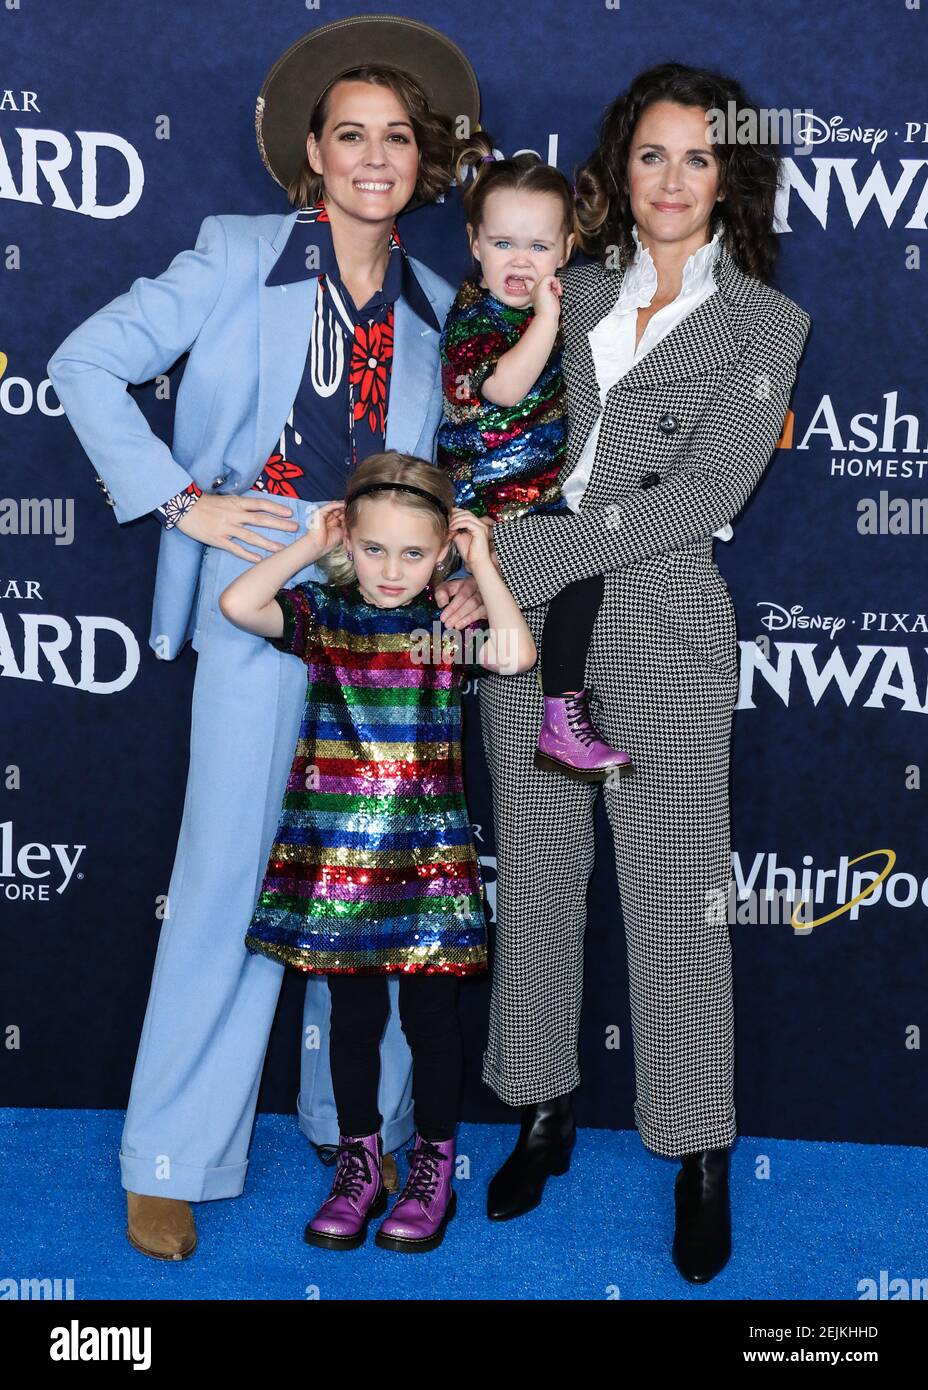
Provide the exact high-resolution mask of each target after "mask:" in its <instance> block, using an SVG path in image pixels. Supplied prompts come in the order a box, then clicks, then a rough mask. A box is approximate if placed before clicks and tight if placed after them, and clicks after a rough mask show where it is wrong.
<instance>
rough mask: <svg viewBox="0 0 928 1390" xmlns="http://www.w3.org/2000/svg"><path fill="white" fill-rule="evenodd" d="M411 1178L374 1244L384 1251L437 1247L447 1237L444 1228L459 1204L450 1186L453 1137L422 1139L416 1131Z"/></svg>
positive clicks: (410, 1151)
mask: <svg viewBox="0 0 928 1390" xmlns="http://www.w3.org/2000/svg"><path fill="white" fill-rule="evenodd" d="M406 1155H407V1157H408V1159H409V1177H408V1178H407V1179H406V1186H405V1187H404V1188H403V1190H402V1192H401V1193H400V1195H399V1197H398V1198H397V1199H396V1203H395V1205H394V1207H393V1210H392V1211H391V1212H390V1215H389V1216H388V1217H387V1219H386V1221H381V1223H380V1226H379V1228H378V1231H377V1234H376V1235H375V1236H374V1244H375V1245H379V1246H381V1247H382V1248H383V1249H384V1250H405V1251H407V1252H413V1253H415V1252H418V1251H422V1250H434V1249H435V1247H436V1245H441V1243H442V1241H443V1240H444V1237H445V1227H446V1226H447V1224H448V1222H449V1221H450V1220H451V1218H452V1216H453V1215H454V1209H455V1206H456V1205H457V1202H456V1196H455V1193H454V1190H453V1188H452V1186H451V1177H452V1173H453V1171H454V1140H453V1139H436V1140H434V1141H432V1140H429V1139H423V1137H422V1135H421V1134H418V1133H417V1134H416V1142H415V1145H414V1147H413V1148H411V1149H407V1150H406Z"/></svg>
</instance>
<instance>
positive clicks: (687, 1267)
mask: <svg viewBox="0 0 928 1390" xmlns="http://www.w3.org/2000/svg"><path fill="white" fill-rule="evenodd" d="M681 1164H682V1167H681V1169H680V1172H679V1173H678V1174H677V1178H676V1182H675V1184H674V1199H675V1203H676V1215H677V1220H676V1230H675V1232H674V1238H673V1252H672V1253H673V1262H674V1264H675V1265H676V1267H677V1269H678V1270H679V1271H680V1273H681V1274H682V1275H683V1277H684V1279H688V1280H689V1281H690V1283H691V1284H706V1283H708V1282H709V1280H710V1279H714V1278H715V1276H716V1274H718V1272H719V1270H720V1269H722V1268H723V1267H724V1265H725V1264H726V1263H727V1262H728V1257H729V1255H730V1254H731V1211H730V1207H729V1199H728V1149H701V1150H700V1151H699V1153H693V1154H685V1155H684V1156H683V1158H682V1159H681Z"/></svg>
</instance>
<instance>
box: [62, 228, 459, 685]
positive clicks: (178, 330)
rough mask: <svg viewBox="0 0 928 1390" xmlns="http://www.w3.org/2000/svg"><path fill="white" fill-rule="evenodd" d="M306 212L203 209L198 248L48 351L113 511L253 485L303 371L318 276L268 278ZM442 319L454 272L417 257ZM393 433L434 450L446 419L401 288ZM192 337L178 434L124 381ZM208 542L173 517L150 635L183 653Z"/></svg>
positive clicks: (407, 447) (156, 365) (156, 368)
mask: <svg viewBox="0 0 928 1390" xmlns="http://www.w3.org/2000/svg"><path fill="white" fill-rule="evenodd" d="M296 218H297V213H296V211H293V212H290V213H284V214H279V213H269V214H267V215H263V216H257V217H245V216H238V215H234V214H226V215H220V216H210V217H206V218H204V220H203V223H202V225H201V227H200V231H199V235H198V237H197V242H196V246H195V247H194V248H193V250H192V251H191V250H188V251H181V252H180V253H179V254H178V255H177V256H175V257H174V260H173V261H172V262H171V264H170V265H169V266H168V268H167V270H165V271H164V273H163V274H161V275H159V276H158V277H157V278H156V279H147V278H145V277H140V278H139V279H137V280H135V281H134V282H133V283H132V285H131V287H130V288H129V289H128V290H127V291H126V293H125V294H122V295H119V296H118V298H116V299H114V300H112V301H111V302H110V303H109V304H106V305H104V307H103V308H102V309H99V310H98V311H97V312H96V313H95V314H92V315H91V317H90V318H88V319H87V320H86V321H85V322H84V323H82V324H81V325H80V326H79V327H78V328H75V329H74V331H73V333H70V334H69V335H68V337H67V338H65V340H64V342H63V343H62V344H61V346H60V347H59V348H58V349H57V351H56V352H55V353H54V355H53V356H52V358H51V359H50V361H49V363H48V374H49V377H50V379H51V382H52V385H53V386H54V388H55V390H56V391H57V393H58V398H59V400H60V401H61V404H62V406H63V407H64V410H65V413H66V414H67V417H68V419H69V420H70V422H71V425H72V426H73V429H74V432H75V434H76V435H77V437H78V439H79V440H80V442H81V444H82V445H83V447H84V449H85V451H86V453H87V454H88V456H89V458H90V461H91V462H92V463H93V465H94V467H95V469H96V471H97V473H98V474H99V476H100V477H101V478H102V480H103V482H104V484H105V485H106V488H107V490H108V491H109V493H110V496H111V498H112V500H113V503H114V509H115V512H116V520H117V521H119V522H126V521H132V520H133V519H134V518H135V517H139V516H144V515H145V514H146V513H147V512H151V511H153V510H154V508H155V507H157V506H160V505H161V503H163V502H164V501H166V499H167V498H169V497H172V496H173V495H174V494H175V493H177V492H181V491H182V490H183V489H184V488H185V487H187V486H188V484H189V482H190V479H191V478H193V479H194V480H195V482H196V483H197V484H198V486H199V487H201V488H202V489H203V491H204V492H213V493H243V492H247V491H248V489H249V488H251V487H253V485H254V483H255V480H256V479H257V478H258V477H259V475H260V473H261V470H262V469H263V467H264V464H265V462H266V461H267V458H268V456H269V455H270V454H271V452H272V451H273V449H274V448H275V446H276V445H277V443H278V440H279V438H280V434H281V431H282V430H283V427H284V424H285V422H286V419H287V416H288V415H289V413H290V407H291V406H292V404H293V400H294V397H295V395H296V392H297V389H298V387H299V384H300V380H301V378H302V374H303V367H304V364H305V361H306V352H307V347H308V343H309V332H310V325H311V324H312V319H313V310H314V307H315V302H316V287H317V285H318V283H319V281H318V279H317V278H316V277H311V278H309V279H307V280H304V281H301V282H299V283H297V284H290V285H275V286H272V287H267V286H265V284H264V281H265V279H266V278H267V275H268V273H269V271H270V269H271V267H272V266H273V264H274V262H275V261H276V260H277V258H278V256H279V255H280V253H281V251H282V250H283V247H284V245H285V243H286V241H287V238H288V237H289V235H290V231H291V228H292V227H293V224H294V222H295V221H296ZM410 263H411V265H412V267H413V269H414V271H415V273H416V278H417V279H418V281H419V283H420V285H421V286H422V289H423V290H424V292H425V294H426V296H427V297H428V299H429V300H430V301H431V303H432V305H433V307H434V309H435V316H436V318H437V320H438V322H439V323H444V320H445V318H446V317H447V314H448V310H449V308H450V307H451V304H452V301H453V299H454V293H455V292H454V290H453V288H452V286H451V285H450V284H449V283H448V281H447V280H445V279H443V278H442V277H441V276H440V275H438V274H436V273H435V271H433V270H430V269H429V267H428V266H427V265H425V264H423V262H422V261H419V260H417V259H415V258H414V257H410ZM393 326H394V349H393V366H392V375H391V382H390V399H389V403H388V411H387V431H386V440H385V443H386V447H387V448H388V449H397V450H400V451H401V452H403V453H410V454H415V455H417V456H419V457H420V458H426V459H432V460H433V461H434V459H435V435H436V431H437V429H438V425H439V423H440V420H441V411H442V393H441V364H440V359H439V355H438V333H437V332H436V331H435V329H434V328H432V327H430V326H427V325H426V324H425V323H424V322H423V321H422V319H420V318H419V317H418V315H417V314H415V313H414V312H413V310H412V309H411V308H410V306H409V305H408V304H407V302H406V301H405V299H403V298H402V297H401V298H400V299H398V300H397V302H396V305H395V307H394V325H393ZM188 350H189V357H188V359H187V364H186V366H185V368H184V373H183V378H182V380H181V384H180V387H179V388H178V392H177V403H176V409H175V416H174V439H173V443H172V446H171V448H168V446H167V444H165V443H164V441H163V440H162V439H160V438H159V437H158V436H157V435H156V434H155V433H154V432H153V431H152V430H151V428H150V427H149V425H148V422H147V420H146V419H145V416H144V415H143V414H142V411H141V410H140V409H139V407H138V405H137V404H136V402H135V401H134V399H133V398H132V396H131V395H130V394H129V392H128V391H127V390H126V386H127V384H128V383H130V382H131V383H132V384H133V385H135V386H138V385H141V384H142V383H143V382H147V381H151V380H152V378H153V377H156V376H158V375H159V374H161V373H163V372H166V371H167V370H168V368H169V367H171V366H172V365H173V364H174V363H175V362H176V361H177V359H178V358H179V357H180V356H181V354H182V353H184V352H187V351H188ZM204 549H205V547H204V546H203V544H202V543H201V542H200V541H196V540H193V539H192V538H191V537H190V536H185V535H184V533H183V532H182V531H179V530H178V529H177V528H176V527H172V528H171V529H170V530H162V533H161V545H160V550H159V552H158V569H157V576H156V580H155V594H154V603H153V606H152V623H151V633H150V635H149V645H150V646H152V647H153V648H155V650H156V651H157V652H158V654H159V655H161V656H166V657H169V658H173V657H176V656H177V655H178V653H179V652H180V651H181V649H182V648H183V646H184V644H185V642H186V641H187V640H188V638H189V637H190V636H191V635H192V633H193V627H194V618H195V613H196V604H195V602H194V600H195V597H196V591H197V583H198V580H199V575H200V563H201V559H202V555H203V552H204Z"/></svg>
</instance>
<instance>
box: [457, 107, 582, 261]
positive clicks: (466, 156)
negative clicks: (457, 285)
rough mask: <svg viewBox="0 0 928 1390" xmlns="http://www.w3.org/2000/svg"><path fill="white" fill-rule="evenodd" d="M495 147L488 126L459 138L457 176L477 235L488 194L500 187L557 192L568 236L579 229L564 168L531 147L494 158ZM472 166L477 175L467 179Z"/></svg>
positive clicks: (538, 191) (569, 184) (572, 197)
mask: <svg viewBox="0 0 928 1390" xmlns="http://www.w3.org/2000/svg"><path fill="white" fill-rule="evenodd" d="M493 150H494V144H493V137H492V136H491V135H489V134H488V132H487V131H485V130H475V131H474V132H473V134H472V135H470V136H469V137H468V138H463V139H459V140H458V142H457V149H456V153H455V157H454V177H455V181H456V182H457V184H459V185H460V187H461V190H462V191H461V206H462V207H463V209H464V215H465V217H466V219H467V221H468V222H469V223H470V225H471V231H472V234H473V235H474V236H476V235H477V233H478V232H479V231H480V228H481V226H482V225H483V214H484V207H485V205H486V201H487V198H488V196H489V195H490V194H491V193H492V192H493V191H494V189H500V188H512V189H516V190H517V191H518V192H520V193H553V194H554V196H555V198H557V199H559V201H560V204H561V210H562V213H563V231H564V236H565V238H566V237H568V236H569V235H570V233H571V232H573V233H575V235H576V234H578V233H579V228H578V226H577V215H576V208H575V204H574V190H573V188H572V186H571V183H570V180H569V179H567V178H565V177H564V175H563V174H562V173H561V171H560V169H556V168H555V167H554V165H553V164H546V163H545V162H544V160H543V159H541V158H540V157H539V156H538V155H537V154H535V153H533V152H532V151H531V150H526V151H525V152H524V153H523V154H517V155H513V156H512V158H511V159H493V158H491V156H492V155H493ZM471 168H472V169H473V170H474V176H473V178H472V179H470V180H469V181H467V171H468V170H469V169H471ZM569 259H570V258H569V257H568V260H569Z"/></svg>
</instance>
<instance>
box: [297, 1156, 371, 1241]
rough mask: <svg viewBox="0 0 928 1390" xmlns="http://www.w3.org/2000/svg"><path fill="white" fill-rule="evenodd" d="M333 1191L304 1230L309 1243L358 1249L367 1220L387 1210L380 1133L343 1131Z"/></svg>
mask: <svg viewBox="0 0 928 1390" xmlns="http://www.w3.org/2000/svg"><path fill="white" fill-rule="evenodd" d="M336 1157H337V1160H338V1167H337V1169H336V1172H335V1180H334V1182H333V1183H332V1191H331V1192H330V1193H329V1195H328V1197H326V1199H325V1201H324V1202H323V1203H322V1206H321V1207H320V1208H319V1210H318V1211H317V1212H316V1215H315V1216H314V1217H313V1219H312V1220H311V1221H310V1222H309V1224H308V1226H307V1227H306V1230H305V1231H304V1232H303V1239H304V1240H305V1241H306V1243H307V1244H308V1245H321V1246H322V1247H323V1249H325V1250H355V1249H356V1248H357V1247H358V1246H359V1245H363V1244H364V1242H365V1240H366V1239H367V1223H368V1222H369V1221H370V1220H371V1219H372V1218H373V1217H375V1216H381V1215H382V1214H383V1213H384V1212H385V1211H386V1209H387V1193H386V1189H385V1187H384V1185H383V1173H382V1169H383V1148H382V1140H381V1138H380V1135H379V1134H364V1135H361V1136H360V1137H359V1138H351V1137H350V1136H349V1135H346V1134H340V1135H339V1137H338V1148H337V1149H336Z"/></svg>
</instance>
